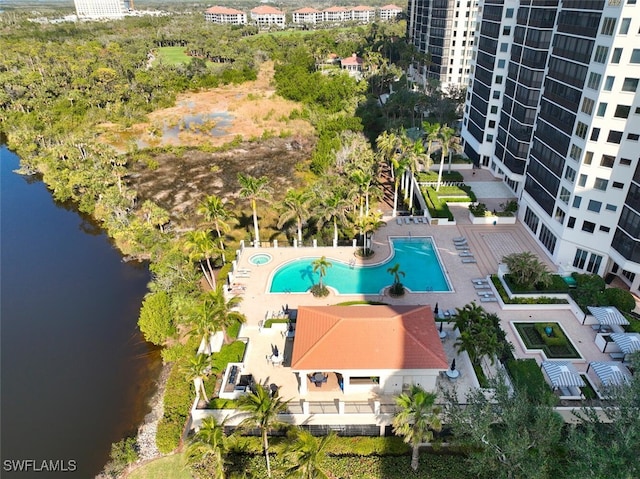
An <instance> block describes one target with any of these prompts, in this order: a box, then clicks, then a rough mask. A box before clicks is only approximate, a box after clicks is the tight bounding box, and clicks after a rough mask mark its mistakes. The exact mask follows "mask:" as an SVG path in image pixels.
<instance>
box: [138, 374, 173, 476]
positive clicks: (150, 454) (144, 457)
mask: <svg viewBox="0 0 640 479" xmlns="http://www.w3.org/2000/svg"><path fill="white" fill-rule="evenodd" d="M170 372H171V364H163V365H162V370H161V371H160V374H159V375H158V379H157V389H156V391H155V392H154V393H153V396H152V397H151V398H150V399H149V405H150V406H151V411H150V412H149V413H148V414H147V415H146V416H145V417H144V421H143V423H142V424H141V425H140V427H138V432H137V434H136V443H137V444H138V448H139V450H138V455H139V458H138V460H137V461H136V462H135V465H136V466H139V465H141V464H143V463H145V462H148V461H150V460H153V459H157V458H159V457H162V456H163V454H161V453H160V451H159V450H158V447H157V446H156V431H157V430H158V423H159V422H160V419H161V418H162V415H163V414H164V402H163V399H164V391H165V389H166V386H167V379H168V378H169V373H170Z"/></svg>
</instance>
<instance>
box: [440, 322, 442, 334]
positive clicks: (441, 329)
mask: <svg viewBox="0 0 640 479" xmlns="http://www.w3.org/2000/svg"><path fill="white" fill-rule="evenodd" d="M440 332H442V321H440Z"/></svg>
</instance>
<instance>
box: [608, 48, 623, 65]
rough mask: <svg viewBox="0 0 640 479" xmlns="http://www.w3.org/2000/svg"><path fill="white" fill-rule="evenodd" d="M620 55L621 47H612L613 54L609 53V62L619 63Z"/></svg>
mask: <svg viewBox="0 0 640 479" xmlns="http://www.w3.org/2000/svg"><path fill="white" fill-rule="evenodd" d="M621 57H622V48H614V49H613V55H611V63H620V58H621Z"/></svg>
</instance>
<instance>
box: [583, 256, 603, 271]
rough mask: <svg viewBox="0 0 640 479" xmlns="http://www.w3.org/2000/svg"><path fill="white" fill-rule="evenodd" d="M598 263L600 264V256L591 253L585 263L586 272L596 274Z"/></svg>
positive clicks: (598, 268) (598, 267)
mask: <svg viewBox="0 0 640 479" xmlns="http://www.w3.org/2000/svg"><path fill="white" fill-rule="evenodd" d="M600 263H602V256H600V255H599V254H595V253H591V256H590V257H589V262H588V263H587V271H589V273H593V274H597V273H598V271H599V270H600Z"/></svg>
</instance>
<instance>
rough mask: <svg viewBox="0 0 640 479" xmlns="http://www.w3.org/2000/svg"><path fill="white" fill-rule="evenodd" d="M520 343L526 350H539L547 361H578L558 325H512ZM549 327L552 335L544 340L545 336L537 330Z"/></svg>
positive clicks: (578, 356)
mask: <svg viewBox="0 0 640 479" xmlns="http://www.w3.org/2000/svg"><path fill="white" fill-rule="evenodd" d="M513 325H514V326H515V328H516V330H517V331H518V334H519V335H520V338H522V342H524V344H525V346H526V348H527V349H541V350H542V351H543V352H544V354H545V355H546V356H547V358H549V359H565V358H566V359H580V357H581V356H580V355H579V354H578V351H576V350H575V348H574V347H573V345H572V344H571V343H570V342H569V339H568V338H567V337H566V336H565V334H564V332H563V331H562V329H561V328H560V325H559V324H558V323H544V324H543V325H540V324H537V323H513ZM547 325H549V326H551V327H552V328H553V333H552V336H551V338H548V340H545V339H546V338H545V336H546V335H545V334H544V333H543V334H540V332H539V329H538V328H543V327H544V326H547Z"/></svg>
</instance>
